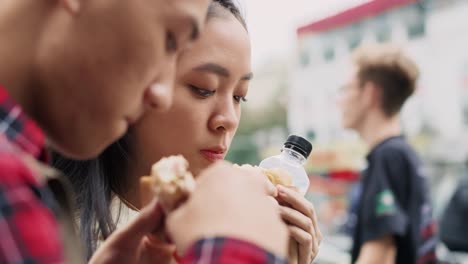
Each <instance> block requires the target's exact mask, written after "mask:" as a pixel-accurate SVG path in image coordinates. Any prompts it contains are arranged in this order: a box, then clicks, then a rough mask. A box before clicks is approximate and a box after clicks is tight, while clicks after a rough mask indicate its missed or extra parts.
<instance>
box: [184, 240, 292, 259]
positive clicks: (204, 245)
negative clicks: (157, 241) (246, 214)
mask: <svg viewBox="0 0 468 264" xmlns="http://www.w3.org/2000/svg"><path fill="white" fill-rule="evenodd" d="M180 263H183V264H188V263H229V264H241V263H258V264H260V263H271V264H286V263H287V262H286V260H285V259H283V258H279V257H277V256H275V255H273V254H271V253H269V252H268V251H265V250H264V249H262V248H259V247H257V246H255V245H253V244H251V243H248V242H245V241H242V240H237V239H232V238H222V237H220V238H211V239H203V240H199V241H198V242H197V243H195V245H194V246H192V248H191V249H190V250H189V251H188V253H187V254H186V255H185V257H184V258H183V259H182V260H181V261H180Z"/></svg>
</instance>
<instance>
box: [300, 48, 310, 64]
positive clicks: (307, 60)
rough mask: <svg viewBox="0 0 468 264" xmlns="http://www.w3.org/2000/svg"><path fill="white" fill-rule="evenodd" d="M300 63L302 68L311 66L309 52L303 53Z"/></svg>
mask: <svg viewBox="0 0 468 264" xmlns="http://www.w3.org/2000/svg"><path fill="white" fill-rule="evenodd" d="M299 63H300V64H301V67H302V68H306V67H307V66H309V64H310V55H309V53H308V52H307V51H302V52H301V54H300V58H299Z"/></svg>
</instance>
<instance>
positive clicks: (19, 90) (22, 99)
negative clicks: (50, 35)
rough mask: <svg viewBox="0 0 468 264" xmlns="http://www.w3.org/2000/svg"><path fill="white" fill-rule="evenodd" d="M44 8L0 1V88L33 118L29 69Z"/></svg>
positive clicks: (32, 3)
mask: <svg viewBox="0 0 468 264" xmlns="http://www.w3.org/2000/svg"><path fill="white" fill-rule="evenodd" d="M48 5H49V4H48V1H28V0H1V1H0V43H2V45H0V61H1V64H2V67H1V68H0V84H1V85H2V86H3V87H4V88H5V89H6V90H7V91H8V93H9V94H10V96H11V97H12V98H13V99H14V100H15V101H16V103H18V104H20V105H21V107H22V108H23V110H24V111H25V112H26V114H28V115H30V116H31V117H33V118H34V112H35V111H34V110H33V109H34V103H33V98H34V97H35V96H34V90H33V89H34V85H31V84H32V83H33V81H32V76H33V65H34V58H35V53H36V50H37V47H36V46H37V42H38V40H39V35H40V32H41V25H42V24H43V18H44V14H45V12H47V10H48V8H49V7H48Z"/></svg>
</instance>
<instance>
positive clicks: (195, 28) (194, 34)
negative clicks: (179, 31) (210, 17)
mask: <svg viewBox="0 0 468 264" xmlns="http://www.w3.org/2000/svg"><path fill="white" fill-rule="evenodd" d="M190 23H191V24H192V33H190V40H192V41H194V40H196V39H198V37H199V36H200V26H199V25H198V22H197V20H195V18H191V19H190Z"/></svg>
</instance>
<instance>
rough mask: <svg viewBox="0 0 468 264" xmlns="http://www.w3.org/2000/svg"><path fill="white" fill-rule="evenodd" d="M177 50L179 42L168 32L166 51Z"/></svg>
mask: <svg viewBox="0 0 468 264" xmlns="http://www.w3.org/2000/svg"><path fill="white" fill-rule="evenodd" d="M176 50H177V40H176V37H175V35H174V33H172V32H170V31H168V32H167V33H166V51H167V52H174V51H176Z"/></svg>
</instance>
